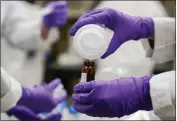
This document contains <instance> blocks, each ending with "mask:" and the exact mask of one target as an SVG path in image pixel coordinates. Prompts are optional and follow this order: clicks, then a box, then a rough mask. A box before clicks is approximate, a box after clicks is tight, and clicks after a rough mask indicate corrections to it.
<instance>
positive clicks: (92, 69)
mask: <svg viewBox="0 0 177 121" xmlns="http://www.w3.org/2000/svg"><path fill="white" fill-rule="evenodd" d="M93 80H95V63H94V62H93V61H89V71H88V73H87V82H89V81H93Z"/></svg>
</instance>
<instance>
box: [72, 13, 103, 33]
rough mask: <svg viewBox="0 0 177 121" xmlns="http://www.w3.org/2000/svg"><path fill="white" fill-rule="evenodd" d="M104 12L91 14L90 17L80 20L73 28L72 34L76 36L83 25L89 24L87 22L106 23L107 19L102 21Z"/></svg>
mask: <svg viewBox="0 0 177 121" xmlns="http://www.w3.org/2000/svg"><path fill="white" fill-rule="evenodd" d="M103 14H105V13H100V14H95V15H91V16H89V17H86V18H83V19H81V20H79V21H78V22H76V23H75V24H74V26H73V27H72V28H71V30H70V35H71V36H74V35H75V33H76V32H77V30H78V29H79V28H81V27H82V26H84V25H87V24H104V22H105V21H101V20H102V19H104V16H103Z"/></svg>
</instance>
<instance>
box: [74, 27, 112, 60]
mask: <svg viewBox="0 0 177 121" xmlns="http://www.w3.org/2000/svg"><path fill="white" fill-rule="evenodd" d="M109 42H110V41H109V38H108V35H107V32H106V29H105V28H104V27H102V26H100V25H96V24H89V25H85V26H83V27H81V28H80V29H79V30H78V31H77V32H76V35H75V36H74V49H75V51H76V52H77V53H78V54H79V55H80V56H81V57H83V58H85V59H90V60H93V59H97V58H100V57H101V56H102V55H103V54H104V53H105V52H106V50H107V48H108V46H109Z"/></svg>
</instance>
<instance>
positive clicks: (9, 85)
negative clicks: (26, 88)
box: [1, 67, 22, 112]
mask: <svg viewBox="0 0 177 121" xmlns="http://www.w3.org/2000/svg"><path fill="white" fill-rule="evenodd" d="M21 96H22V86H21V84H20V83H19V82H17V81H16V80H15V79H14V78H13V77H11V76H10V75H9V74H8V73H7V72H6V71H5V70H4V68H2V67H1V112H5V111H8V110H9V109H11V108H12V107H14V106H15V105H16V103H17V102H18V101H19V99H20V98H21Z"/></svg>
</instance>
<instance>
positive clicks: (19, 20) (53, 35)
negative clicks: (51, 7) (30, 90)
mask: <svg viewBox="0 0 177 121" xmlns="http://www.w3.org/2000/svg"><path fill="white" fill-rule="evenodd" d="M45 13H46V10H45V9H42V8H41V7H40V6H38V5H34V4H29V3H28V2H25V1H1V66H3V68H5V69H6V70H7V71H8V73H9V74H10V75H11V76H13V77H14V78H15V79H17V80H18V81H19V82H20V83H21V84H22V85H23V86H33V85H35V84H36V85H37V84H41V82H42V77H43V70H44V53H45V52H46V51H48V50H49V48H50V46H51V44H52V43H53V42H55V41H56V40H57V38H58V37H59V35H58V33H59V32H58V31H57V29H51V30H50V34H49V37H48V38H47V40H45V41H43V40H42V39H41V38H40V31H41V25H42V18H43V15H44V14H45ZM29 51H35V52H36V53H35V55H34V56H33V57H32V58H28V56H27V52H29Z"/></svg>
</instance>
